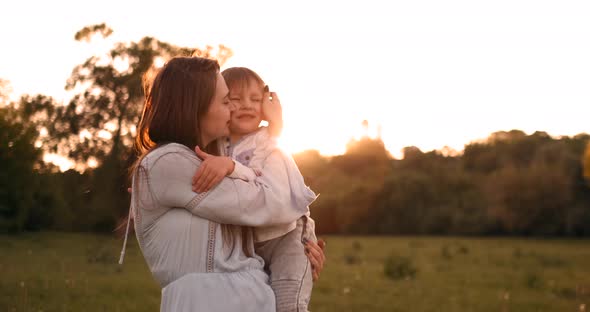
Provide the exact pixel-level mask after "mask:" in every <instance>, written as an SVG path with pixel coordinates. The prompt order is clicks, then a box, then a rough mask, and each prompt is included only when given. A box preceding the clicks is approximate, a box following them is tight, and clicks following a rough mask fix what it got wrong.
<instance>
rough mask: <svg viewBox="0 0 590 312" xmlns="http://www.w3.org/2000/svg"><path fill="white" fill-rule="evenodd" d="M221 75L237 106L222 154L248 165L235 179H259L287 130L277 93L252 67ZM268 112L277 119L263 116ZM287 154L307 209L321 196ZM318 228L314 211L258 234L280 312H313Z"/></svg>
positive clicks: (298, 201) (295, 192)
mask: <svg viewBox="0 0 590 312" xmlns="http://www.w3.org/2000/svg"><path fill="white" fill-rule="evenodd" d="M221 74H222V75H223V78H224V79H225V82H226V83H227V86H228V88H229V98H230V101H231V102H232V104H234V105H235V111H233V112H232V115H231V121H230V125H229V128H230V137H228V138H226V139H225V140H224V142H222V150H223V152H224V153H225V155H227V156H230V157H232V158H233V159H234V160H236V161H238V162H240V163H241V164H242V165H244V166H246V167H248V168H245V167H242V168H244V169H243V170H242V169H240V167H239V166H236V172H234V176H235V177H239V178H242V179H248V180H251V179H255V178H256V176H257V175H259V174H260V171H259V169H261V168H262V167H263V166H264V161H265V158H266V156H267V155H269V154H270V153H272V152H273V151H277V150H278V149H277V143H276V138H277V136H278V135H279V133H280V131H281V129H282V116H281V107H280V102H279V101H278V98H277V96H276V94H275V93H272V96H273V99H272V100H270V99H269V95H270V94H269V92H268V86H265V84H264V82H263V81H262V79H261V78H260V77H259V76H258V75H257V74H256V73H255V72H254V71H252V70H250V69H248V68H244V67H233V68H228V69H226V70H224V71H223V72H222V73H221ZM265 113H266V114H272V115H274V116H263V115H264V114H265ZM263 119H264V120H267V121H269V126H268V127H259V125H260V122H261V120H263ZM281 153H282V154H283V156H284V157H283V160H284V162H285V166H286V167H287V174H288V180H289V184H290V189H291V198H293V201H292V204H293V205H296V206H297V207H307V206H308V205H309V204H311V202H313V201H314V200H315V199H316V197H317V196H316V195H315V193H314V192H313V191H312V190H310V189H309V188H308V187H307V186H306V185H305V183H304V181H303V177H302V176H301V173H300V172H299V169H298V168H297V165H296V164H295V162H294V160H293V158H292V157H291V156H290V155H288V154H287V153H284V152H282V151H281ZM314 227H315V226H314V221H313V220H312V219H311V218H310V217H309V209H308V210H307V214H306V215H305V216H303V217H302V218H300V219H299V220H297V221H295V222H293V223H292V224H287V225H280V226H274V227H264V228H256V229H255V230H254V239H255V242H256V245H255V246H256V253H257V254H258V255H260V256H261V257H262V258H263V259H264V261H265V268H266V269H267V270H268V271H269V273H270V282H271V287H272V289H273V291H274V292H275V296H276V302H277V312H283V311H307V307H308V304H309V300H310V298H311V290H312V273H311V266H310V264H309V260H308V258H307V256H306V255H305V254H304V248H305V247H304V243H305V241H306V240H308V239H309V240H313V241H317V239H316V236H315V233H314Z"/></svg>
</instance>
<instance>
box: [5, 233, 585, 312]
mask: <svg viewBox="0 0 590 312" xmlns="http://www.w3.org/2000/svg"><path fill="white" fill-rule="evenodd" d="M326 240H327V242H328V244H327V257H328V260H327V263H326V267H325V269H324V271H323V272H322V275H321V278H320V281H318V282H317V283H316V284H315V285H314V293H313V296H312V303H311V307H310V310H311V311H314V312H322V311H326V312H327V311H590V241H588V240H555V239H552V240H526V239H508V238H506V239H471V238H454V237H444V238H442V237H351V236H333V237H326ZM121 243H122V241H121V240H119V239H115V238H113V237H111V236H99V235H92V234H67V233H29V234H23V235H18V236H0V272H1V273H2V278H1V279H0V311H7V312H8V311H85V312H91V311H157V310H158V308H159V300H160V289H159V287H158V285H157V284H156V282H155V281H154V280H153V279H152V277H151V274H150V272H149V271H148V269H147V266H146V264H145V262H144V260H143V257H142V255H141V252H140V250H139V248H138V246H137V243H136V241H135V240H131V241H130V244H129V245H128V249H127V255H126V258H125V264H124V265H123V266H119V265H118V264H117V261H118V257H119V250H120V247H121ZM392 272H394V273H393V274H392Z"/></svg>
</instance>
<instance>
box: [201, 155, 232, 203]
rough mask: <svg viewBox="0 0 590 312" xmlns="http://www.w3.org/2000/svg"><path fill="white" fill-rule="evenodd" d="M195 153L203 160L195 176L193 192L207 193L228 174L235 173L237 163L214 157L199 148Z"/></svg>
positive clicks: (226, 158)
mask: <svg viewBox="0 0 590 312" xmlns="http://www.w3.org/2000/svg"><path fill="white" fill-rule="evenodd" d="M195 153H197V156H198V157H199V158H201V159H202V160H203V162H201V165H200V166H199V169H197V172H196V173H195V175H194V176H193V181H192V185H193V192H196V193H202V192H207V191H209V190H210V189H212V188H213V187H214V186H215V185H217V184H218V183H219V182H221V180H222V179H223V178H224V177H225V176H226V175H228V174H230V173H232V172H233V171H234V166H235V163H234V161H233V160H231V158H229V157H223V156H214V155H210V154H207V153H205V152H203V151H202V150H201V149H200V148H199V147H198V146H197V147H195Z"/></svg>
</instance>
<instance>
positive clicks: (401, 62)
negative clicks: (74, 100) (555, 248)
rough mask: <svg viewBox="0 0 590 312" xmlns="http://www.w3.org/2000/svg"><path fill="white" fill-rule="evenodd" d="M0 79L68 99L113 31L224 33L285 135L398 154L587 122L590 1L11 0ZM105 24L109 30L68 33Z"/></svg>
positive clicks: (2, 34) (199, 41)
mask: <svg viewBox="0 0 590 312" xmlns="http://www.w3.org/2000/svg"><path fill="white" fill-rule="evenodd" d="M0 7H1V8H2V10H1V11H0V12H1V13H0V38H1V40H2V46H1V48H0V78H2V79H7V80H9V81H10V82H11V85H12V88H13V94H12V96H13V98H14V97H18V95H20V94H23V93H29V94H36V93H42V94H46V95H51V96H54V97H56V98H57V99H66V98H67V97H68V95H67V94H66V93H65V91H64V85H65V82H66V79H67V78H68V77H69V75H70V73H71V71H72V69H73V68H74V66H76V65H78V64H81V63H82V62H84V61H85V60H86V59H87V58H88V57H90V56H91V55H93V54H96V53H100V51H105V50H106V49H108V47H109V44H112V43H113V42H118V41H130V40H138V39H140V38H142V37H144V36H153V37H156V38H158V39H160V40H163V41H166V42H170V43H172V44H177V45H184V46H194V47H205V46H206V45H213V46H217V45H218V44H223V45H226V46H227V47H229V48H231V49H232V50H233V52H234V56H233V57H232V58H230V60H229V61H228V62H227V63H226V64H225V66H224V68H225V67H230V66H245V67H250V68H251V69H253V70H255V71H256V72H258V73H259V74H260V76H261V77H262V78H263V79H264V80H265V81H266V83H267V84H269V85H270V87H271V89H272V90H274V91H276V92H278V95H279V97H280V99H281V103H282V105H283V113H284V119H285V130H284V132H283V136H282V143H283V145H284V146H285V147H286V148H287V149H289V150H291V151H293V152H297V151H302V150H306V149H317V150H319V151H320V152H321V153H322V154H324V155H335V154H341V153H343V152H344V151H345V146H346V143H347V142H348V141H349V140H350V139H351V138H353V137H359V136H360V135H361V134H362V131H363V130H362V127H361V122H362V121H363V120H368V121H369V134H370V135H373V136H374V135H376V133H377V129H378V128H379V127H380V128H381V137H382V139H383V141H384V143H385V145H386V147H387V148H388V150H389V151H390V152H391V153H392V154H393V155H394V156H396V157H400V151H401V149H402V148H403V147H404V146H411V145H413V146H417V147H419V148H421V149H422V150H424V151H428V150H432V149H440V148H442V147H444V146H449V147H451V148H454V149H456V150H462V149H463V146H464V145H465V144H468V143H469V142H471V141H473V140H479V139H483V138H485V137H487V136H488V135H489V134H491V133H492V132H495V131H500V130H506V131H508V130H511V129H520V130H523V131H525V132H526V133H532V132H534V131H536V130H539V131H546V132H548V133H549V134H551V135H553V136H561V135H575V134H578V133H582V132H585V133H588V132H590V118H589V117H590V18H588V17H589V16H590V2H589V1H569V0H560V1H544V0H530V1H529V0H495V1H477V0H465V1H458V0H449V1H440V0H439V1H436V0H428V1H427V0H415V1H375V0H363V1H360V0H357V1H308V0H302V1H276V0H275V1H256V0H254V1H209V2H207V3H202V2H200V1H175V0H167V1H151V0H150V1H141V2H135V1H114V0H102V1H95V2H90V1H75V2H70V1H65V0H55V1H32V0H19V1H7V2H4V3H3V4H2V5H0ZM103 22H105V23H107V25H109V26H110V27H111V28H112V29H113V30H114V33H113V35H112V37H111V38H110V39H109V40H110V41H106V42H101V43H90V44H89V43H83V42H76V41H75V40H74V34H75V33H76V31H78V30H79V29H81V28H82V27H84V26H88V25H92V24H98V23H103Z"/></svg>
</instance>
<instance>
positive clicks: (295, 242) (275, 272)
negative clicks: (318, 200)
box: [256, 216, 317, 312]
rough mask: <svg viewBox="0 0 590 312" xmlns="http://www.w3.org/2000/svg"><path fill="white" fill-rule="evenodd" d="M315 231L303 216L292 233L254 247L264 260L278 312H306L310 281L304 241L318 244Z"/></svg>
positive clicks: (310, 288) (309, 294)
mask: <svg viewBox="0 0 590 312" xmlns="http://www.w3.org/2000/svg"><path fill="white" fill-rule="evenodd" d="M314 227H315V226H314V221H313V220H312V219H311V218H308V217H307V216H303V217H301V218H300V219H299V220H297V227H296V228H295V229H294V230H293V231H291V232H289V233H287V234H285V235H283V236H280V237H277V238H273V239H271V240H267V241H264V242H259V243H256V253H257V254H258V255H260V256H261V257H262V258H263V259H264V263H265V264H264V267H265V269H266V270H267V272H269V274H270V286H271V288H272V290H273V291H274V293H275V297H276V302H277V312H287V311H295V312H307V306H308V305H309V300H310V299H311V290H312V287H313V281H312V273H311V264H310V262H309V260H308V259H307V256H306V255H305V252H304V248H305V246H304V244H303V240H304V239H307V240H313V241H314V242H315V241H317V239H316V236H315V233H314Z"/></svg>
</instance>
